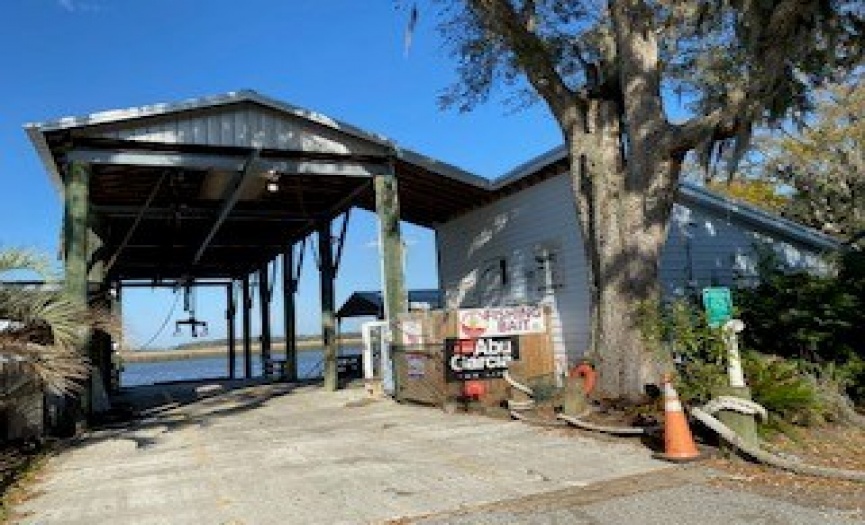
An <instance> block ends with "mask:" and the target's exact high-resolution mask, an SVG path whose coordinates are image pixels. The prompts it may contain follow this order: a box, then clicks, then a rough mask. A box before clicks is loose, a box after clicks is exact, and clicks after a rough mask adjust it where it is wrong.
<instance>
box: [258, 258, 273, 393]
mask: <svg viewBox="0 0 865 525" xmlns="http://www.w3.org/2000/svg"><path fill="white" fill-rule="evenodd" d="M267 266H268V265H267V263H265V264H263V265H261V268H260V269H259V270H258V299H259V303H258V304H259V305H260V308H259V312H260V313H261V370H262V376H267V374H268V372H272V364H271V355H270V350H271V344H270V343H271V338H270V282H269V279H268V275H267Z"/></svg>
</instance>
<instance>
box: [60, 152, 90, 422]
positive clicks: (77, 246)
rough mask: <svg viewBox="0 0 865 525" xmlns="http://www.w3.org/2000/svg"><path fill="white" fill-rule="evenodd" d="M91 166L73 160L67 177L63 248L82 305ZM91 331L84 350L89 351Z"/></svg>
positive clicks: (68, 277)
mask: <svg viewBox="0 0 865 525" xmlns="http://www.w3.org/2000/svg"><path fill="white" fill-rule="evenodd" d="M89 189H90V167H89V166H88V165H86V164H81V163H78V162H72V163H70V164H69V165H68V169H67V172H66V179H65V195H64V196H65V203H64V204H65V206H64V215H63V219H64V220H63V245H64V246H63V249H64V256H65V257H64V265H65V281H66V282H65V286H66V291H67V293H68V294H69V296H70V298H71V299H72V300H73V301H75V302H76V303H78V304H79V305H82V306H85V305H86V304H87V261H88V250H87V239H88V222H89V221H88V219H89V217H88V215H89V213H88V212H89V198H90V195H89V194H90V192H89ZM89 342H90V332H89V330H88V334H87V337H86V339H85V342H84V344H83V345H82V348H81V349H80V351H81V352H82V353H89V346H90V345H89ZM91 401H92V384H88V386H87V389H86V390H85V391H84V392H83V393H82V394H81V399H80V405H81V409H82V412H83V414H82V415H83V416H87V415H89V414H90V411H91Z"/></svg>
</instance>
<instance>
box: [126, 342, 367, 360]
mask: <svg viewBox="0 0 865 525" xmlns="http://www.w3.org/2000/svg"><path fill="white" fill-rule="evenodd" d="M337 344H338V346H342V347H345V348H357V347H359V346H360V345H361V344H362V341H361V339H360V338H358V337H348V338H344V339H340V340H339V342H338V343H337ZM319 349H321V340H317V339H311V340H310V339H306V340H303V341H298V342H297V351H298V352H309V351H313V350H319ZM235 351H236V352H237V356H238V359H243V342H242V341H237V342H236V343H235ZM271 353H272V354H273V356H274V357H277V358H284V357H285V343H283V342H278V343H273V345H272V347H271ZM252 354H253V355H261V347H260V346H259V343H258V341H255V342H253V344H252ZM219 356H226V357H227V356H228V345H215V346H205V347H201V348H186V349H175V350H146V351H138V352H136V351H130V352H121V353H120V358H121V359H122V360H123V362H124V363H149V362H155V361H181V360H184V359H196V358H199V357H219Z"/></svg>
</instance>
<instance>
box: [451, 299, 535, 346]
mask: <svg viewBox="0 0 865 525" xmlns="http://www.w3.org/2000/svg"><path fill="white" fill-rule="evenodd" d="M458 320H459V336H460V337H463V338H475V337H493V336H502V335H522V334H536V333H543V332H545V331H546V323H545V322H544V312H543V310H542V309H541V307H540V306H529V305H526V306H509V307H503V308H470V309H463V310H460V311H459V312H458Z"/></svg>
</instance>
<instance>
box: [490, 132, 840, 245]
mask: <svg viewBox="0 0 865 525" xmlns="http://www.w3.org/2000/svg"><path fill="white" fill-rule="evenodd" d="M569 170H570V165H569V164H568V150H567V147H565V146H564V145H561V146H557V147H555V148H552V149H551V150H549V151H547V152H545V153H542V154H541V155H538V156H537V157H534V158H532V159H530V160H528V161H527V162H525V163H523V164H521V165H519V166H517V167H516V168H514V169H513V170H511V171H509V172H508V173H505V174H504V175H502V176H501V177H499V178H497V179H494V180H493V181H491V182H490V187H491V189H493V190H495V191H498V192H504V191H507V190H508V189H509V188H512V187H513V186H515V185H519V184H525V183H526V181H527V180H530V179H532V178H535V179H537V178H538V177H539V175H540V174H544V173H545V174H546V176H555V175H558V174H560V173H562V172H563V171H569ZM541 178H545V177H543V176H542V177H541ZM677 200H678V202H679V203H681V204H690V205H696V206H699V207H701V208H703V209H706V210H708V211H711V212H714V213H716V214H718V215H722V216H724V217H727V218H729V219H735V220H738V221H740V222H742V223H745V224H749V225H752V226H754V227H756V228H759V229H761V230H764V231H767V232H770V233H772V234H774V235H775V236H777V237H780V238H782V239H785V240H788V241H791V242H794V243H797V244H800V245H804V246H808V247H810V248H811V249H812V250H813V251H815V252H821V251H825V250H836V249H838V248H839V247H840V246H841V244H840V242H839V241H838V240H837V239H835V238H834V237H832V236H830V235H826V234H825V233H822V232H820V231H817V230H815V229H813V228H809V227H807V226H805V225H803V224H800V223H798V222H795V221H791V220H789V219H786V218H784V217H781V216H779V215H775V214H772V213H769V212H767V211H765V210H762V209H760V208H758V207H756V206H753V205H751V204H748V203H745V202H742V201H738V200H736V199H731V198H729V197H726V196H724V195H721V194H718V193H715V192H713V191H710V190H709V189H707V188H706V187H704V186H700V185H697V184H694V183H692V182H687V181H682V182H680V183H679V193H678V197H677Z"/></svg>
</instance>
